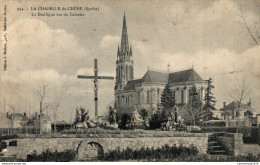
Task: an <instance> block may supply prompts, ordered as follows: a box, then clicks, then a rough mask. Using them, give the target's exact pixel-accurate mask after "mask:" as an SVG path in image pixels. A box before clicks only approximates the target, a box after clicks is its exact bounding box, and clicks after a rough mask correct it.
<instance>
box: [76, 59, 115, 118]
mask: <svg viewBox="0 0 260 165" xmlns="http://www.w3.org/2000/svg"><path fill="white" fill-rule="evenodd" d="M78 78H83V79H93V80H94V81H93V82H94V93H95V120H96V121H97V119H98V80H99V79H107V80H114V77H109V76H98V67H97V59H94V76H85V75H78Z"/></svg>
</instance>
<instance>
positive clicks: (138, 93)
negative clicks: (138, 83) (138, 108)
mask: <svg viewBox="0 0 260 165" xmlns="http://www.w3.org/2000/svg"><path fill="white" fill-rule="evenodd" d="M137 103H138V104H141V92H140V91H138V92H137Z"/></svg>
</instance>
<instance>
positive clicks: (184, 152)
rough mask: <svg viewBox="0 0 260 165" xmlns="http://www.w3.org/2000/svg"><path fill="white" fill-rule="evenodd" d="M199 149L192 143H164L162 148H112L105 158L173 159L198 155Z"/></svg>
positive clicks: (115, 159)
mask: <svg viewBox="0 0 260 165" xmlns="http://www.w3.org/2000/svg"><path fill="white" fill-rule="evenodd" d="M197 153H198V149H197V148H196V147H195V146H193V145H191V146H190V147H185V146H182V145H180V146H179V147H177V146H176V145H174V146H172V147H170V146H169V145H167V144H166V145H164V146H162V147H161V148H157V149H154V148H153V147H152V148H151V149H150V148H144V147H142V148H141V149H139V150H133V149H130V148H127V149H125V150H124V149H123V150H122V151H121V150H120V149H119V148H117V149H116V150H112V151H110V152H109V153H106V154H105V156H104V160H108V161H118V160H132V159H134V160H142V159H148V160H150V159H159V160H161V159H173V158H177V157H186V156H194V155H197Z"/></svg>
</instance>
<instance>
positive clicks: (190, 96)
mask: <svg viewBox="0 0 260 165" xmlns="http://www.w3.org/2000/svg"><path fill="white" fill-rule="evenodd" d="M191 98H192V92H191V89H189V101H190V100H191Z"/></svg>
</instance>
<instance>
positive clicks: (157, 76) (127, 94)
mask: <svg viewBox="0 0 260 165" xmlns="http://www.w3.org/2000/svg"><path fill="white" fill-rule="evenodd" d="M133 62H134V61H133V52H132V46H131V45H129V43H128V35H127V25H126V17H125V15H124V18H123V29H122V36H121V45H120V46H118V50H117V61H116V82H115V103H114V104H115V108H116V109H118V112H119V113H120V112H121V113H131V112H132V111H134V110H135V109H137V110H138V111H139V110H141V109H146V110H148V112H149V113H150V114H152V113H154V112H155V111H156V110H157V107H158V104H159V103H160V97H161V93H162V91H163V89H164V87H165V85H166V83H169V86H170V89H171V90H172V92H173V95H174V97H175V100H176V105H177V106H178V107H179V108H181V107H183V105H185V104H186V103H187V102H188V100H189V97H190V96H189V93H190V91H191V88H192V87H194V86H195V87H196V88H197V90H198V91H199V95H200V98H201V100H202V101H203V98H204V95H205V88H206V86H207V84H206V82H205V81H204V80H203V79H202V78H201V76H200V75H199V74H198V73H197V72H196V71H195V70H194V68H190V69H187V70H182V71H178V72H159V71H153V70H150V69H148V70H147V72H146V73H145V75H144V76H143V77H142V78H141V79H134V67H133Z"/></svg>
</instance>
